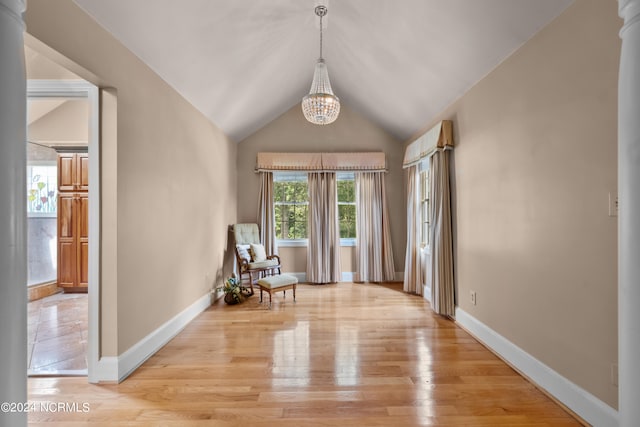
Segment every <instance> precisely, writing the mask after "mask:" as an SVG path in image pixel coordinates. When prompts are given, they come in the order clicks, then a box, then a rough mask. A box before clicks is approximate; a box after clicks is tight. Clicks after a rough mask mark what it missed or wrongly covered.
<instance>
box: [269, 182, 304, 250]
mask: <svg viewBox="0 0 640 427" xmlns="http://www.w3.org/2000/svg"><path fill="white" fill-rule="evenodd" d="M273 191H274V196H273V204H274V210H275V223H276V239H278V240H302V239H306V238H307V214H308V212H309V189H308V184H307V174H306V173H299V172H274V174H273Z"/></svg>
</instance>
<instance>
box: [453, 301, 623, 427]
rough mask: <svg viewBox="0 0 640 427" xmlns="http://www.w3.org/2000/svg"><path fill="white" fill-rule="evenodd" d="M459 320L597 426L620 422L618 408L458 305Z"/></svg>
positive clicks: (510, 361) (611, 426) (603, 426)
mask: <svg viewBox="0 0 640 427" xmlns="http://www.w3.org/2000/svg"><path fill="white" fill-rule="evenodd" d="M456 323H458V324H459V325H460V326H461V327H462V328H464V329H465V330H466V331H467V332H469V333H470V334H471V335H473V336H474V337H475V338H476V339H478V340H479V341H481V342H482V343H483V344H485V345H487V346H488V347H489V348H491V349H492V350H493V351H495V352H496V353H497V354H498V355H499V356H500V357H502V358H503V359H504V360H506V361H507V362H508V363H510V364H511V365H512V366H514V367H515V368H516V369H517V370H519V371H520V372H522V373H523V374H524V375H525V376H526V377H528V378H529V379H530V380H531V381H533V382H534V383H535V384H536V385H538V386H539V387H541V388H542V389H544V390H545V391H547V392H548V393H549V394H551V395H552V396H554V397H555V398H556V399H558V400H559V401H560V402H562V403H563V404H564V405H565V406H566V407H567V408H569V409H571V410H572V411H573V412H575V413H576V414H577V415H578V416H580V417H581V418H582V419H584V420H585V421H587V422H588V423H589V424H591V425H593V426H595V427H613V426H617V425H618V411H616V410H615V409H613V408H612V407H610V406H609V405H607V404H606V403H604V402H603V401H601V400H600V399H598V398H597V397H595V396H594V395H592V394H591V393H589V392H588V391H586V390H584V389H583V388H581V387H579V386H577V385H576V384H574V383H573V382H571V381H569V380H568V379H567V378H565V377H563V376H562V375H560V374H559V373H557V372H556V371H554V370H553V369H551V368H550V367H548V366H547V365H545V364H544V363H542V362H540V361H539V360H537V359H536V358H534V357H533V356H531V355H530V354H529V353H527V352H525V351H524V350H522V349H521V348H520V347H518V346H516V345H515V344H513V343H512V342H511V341H509V340H507V339H506V338H504V337H503V336H502V335H500V334H498V333H497V332H496V331H494V330H493V329H491V328H489V327H488V326H487V325H485V324H484V323H482V322H480V321H479V320H478V319H476V318H475V317H473V316H471V315H470V314H469V313H467V312H465V311H464V310H462V309H461V308H459V307H456Z"/></svg>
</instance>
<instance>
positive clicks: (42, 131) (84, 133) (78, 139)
mask: <svg viewBox="0 0 640 427" xmlns="http://www.w3.org/2000/svg"><path fill="white" fill-rule="evenodd" d="M38 102H43V101H42V100H39V99H32V100H29V106H30V107H31V105H32V104H33V103H38ZM45 102H46V101H45ZM27 135H28V138H29V141H37V142H42V143H45V144H47V143H56V142H60V143H67V144H68V143H82V145H86V144H87V141H88V140H89V103H88V101H87V100H86V99H79V100H67V101H65V102H64V103H62V104H61V105H59V106H58V107H56V108H55V109H53V110H52V111H50V112H49V113H48V114H45V115H44V116H42V117H40V118H39V119H38V120H36V121H34V122H33V123H31V124H30V125H29V128H28V132H27Z"/></svg>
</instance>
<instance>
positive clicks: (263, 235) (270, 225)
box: [258, 172, 278, 255]
mask: <svg viewBox="0 0 640 427" xmlns="http://www.w3.org/2000/svg"><path fill="white" fill-rule="evenodd" d="M258 224H259V225H260V241H261V242H262V244H263V245H264V248H265V250H266V252H267V253H268V254H270V255H276V254H277V253H278V246H277V244H276V223H275V210H274V207H273V172H260V197H259V200H258Z"/></svg>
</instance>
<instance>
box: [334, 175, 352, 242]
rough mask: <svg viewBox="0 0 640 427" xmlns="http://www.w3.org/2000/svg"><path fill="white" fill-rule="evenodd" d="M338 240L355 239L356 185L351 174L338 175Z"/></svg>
mask: <svg viewBox="0 0 640 427" xmlns="http://www.w3.org/2000/svg"><path fill="white" fill-rule="evenodd" d="M338 221H339V222H340V238H341V239H355V238H356V183H355V176H354V174H353V173H338Z"/></svg>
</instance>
